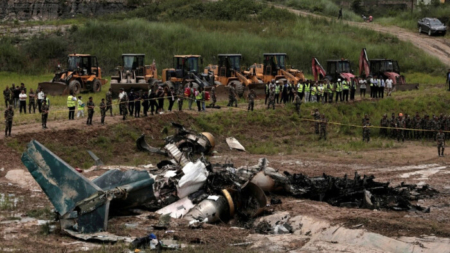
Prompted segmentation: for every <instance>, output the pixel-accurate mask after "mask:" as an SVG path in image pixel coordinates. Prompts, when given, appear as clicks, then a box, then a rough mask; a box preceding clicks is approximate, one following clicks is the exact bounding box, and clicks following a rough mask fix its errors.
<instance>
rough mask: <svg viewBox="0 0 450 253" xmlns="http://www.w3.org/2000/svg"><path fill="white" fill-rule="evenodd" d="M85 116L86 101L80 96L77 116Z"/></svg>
mask: <svg viewBox="0 0 450 253" xmlns="http://www.w3.org/2000/svg"><path fill="white" fill-rule="evenodd" d="M80 116H81V117H84V103H83V101H81V96H78V111H77V118H79V117H80Z"/></svg>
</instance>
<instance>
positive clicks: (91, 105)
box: [86, 97, 95, 125]
mask: <svg viewBox="0 0 450 253" xmlns="http://www.w3.org/2000/svg"><path fill="white" fill-rule="evenodd" d="M86 105H87V108H88V117H87V121H86V125H92V117H94V108H95V104H94V101H92V97H89V102H87V104H86Z"/></svg>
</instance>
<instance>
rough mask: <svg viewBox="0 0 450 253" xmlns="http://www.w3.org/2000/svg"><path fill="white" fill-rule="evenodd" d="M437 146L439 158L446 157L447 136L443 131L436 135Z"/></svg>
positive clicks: (440, 130)
mask: <svg viewBox="0 0 450 253" xmlns="http://www.w3.org/2000/svg"><path fill="white" fill-rule="evenodd" d="M436 144H437V148H438V156H444V150H445V134H444V133H443V132H442V129H439V132H438V133H437V134H436Z"/></svg>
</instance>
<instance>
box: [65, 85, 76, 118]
mask: <svg viewBox="0 0 450 253" xmlns="http://www.w3.org/2000/svg"><path fill="white" fill-rule="evenodd" d="M76 101H77V98H76V97H75V96H74V95H73V91H70V95H69V96H68V97H67V108H69V120H73V119H74V117H75V104H76Z"/></svg>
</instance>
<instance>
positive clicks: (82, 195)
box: [22, 140, 101, 215]
mask: <svg viewBox="0 0 450 253" xmlns="http://www.w3.org/2000/svg"><path fill="white" fill-rule="evenodd" d="M22 162H23V164H24V165H25V166H26V167H27V169H28V171H30V173H31V175H32V176H33V177H34V179H35V180H36V182H38V184H39V186H41V188H42V190H43V191H44V192H45V194H46V195H47V197H48V198H49V200H50V202H52V204H53V206H54V207H55V209H56V210H57V211H58V213H59V214H60V215H64V214H66V213H68V212H71V211H72V210H73V209H74V208H75V207H76V205H77V203H78V202H80V201H82V200H84V199H86V198H88V197H90V196H92V195H94V194H95V193H97V192H99V191H101V189H100V188H99V187H98V186H96V185H95V184H94V183H92V182H91V181H89V180H88V179H87V178H85V177H84V176H83V175H81V174H80V173H78V172H77V171H76V170H75V169H74V168H72V167H71V166H70V165H69V164H67V163H66V162H64V161H63V160H62V159H61V158H59V157H58V156H56V155H55V154H54V153H52V152H51V151H50V150H48V149H47V148H46V147H44V146H43V145H42V144H40V143H39V142H38V141H36V140H32V141H31V142H30V143H29V144H28V146H27V150H26V151H25V152H24V153H23V154H22Z"/></svg>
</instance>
